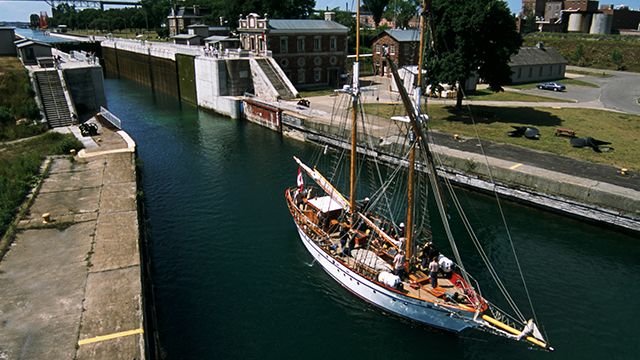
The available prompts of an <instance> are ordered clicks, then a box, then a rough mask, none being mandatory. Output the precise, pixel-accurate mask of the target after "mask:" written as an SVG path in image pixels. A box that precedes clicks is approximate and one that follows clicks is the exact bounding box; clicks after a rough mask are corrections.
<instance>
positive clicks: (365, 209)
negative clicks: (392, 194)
mask: <svg viewBox="0 0 640 360" xmlns="http://www.w3.org/2000/svg"><path fill="white" fill-rule="evenodd" d="M370 204H371V203H370V202H369V198H368V197H366V198H364V206H363V207H362V214H364V215H365V216H366V215H367V214H368V213H369V205H370Z"/></svg>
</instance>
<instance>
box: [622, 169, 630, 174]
mask: <svg viewBox="0 0 640 360" xmlns="http://www.w3.org/2000/svg"><path fill="white" fill-rule="evenodd" d="M627 171H629V169H626V168H622V169H620V174H622V175H627Z"/></svg>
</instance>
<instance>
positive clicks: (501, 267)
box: [106, 79, 640, 359]
mask: <svg viewBox="0 0 640 360" xmlns="http://www.w3.org/2000/svg"><path fill="white" fill-rule="evenodd" d="M106 88H107V98H108V107H109V109H110V111H111V112H113V113H114V114H115V115H117V116H118V117H120V118H121V119H122V126H123V129H124V130H126V131H127V132H128V133H129V134H130V135H131V137H132V138H133V139H134V140H135V141H136V142H137V145H138V154H139V157H140V158H141V159H142V178H143V188H142V190H143V192H144V201H145V205H146V210H147V221H148V226H149V234H150V243H151V246H150V251H151V258H152V262H153V269H154V285H155V291H156V292H155V294H156V298H155V299H154V300H155V304H156V310H157V323H158V328H159V334H160V341H161V348H162V351H163V353H164V355H165V356H166V358H167V359H297V358H303V359H328V358H349V359H383V358H388V359H391V358H394V359H397V358H403V359H408V358H409V359H419V358H431V357H438V358H441V359H551V358H562V359H569V358H570V359H596V358H607V359H609V358H615V359H637V358H638V355H639V354H640V349H639V347H638V345H637V335H638V326H637V319H638V318H640V310H639V307H638V306H637V301H638V298H640V290H639V287H638V285H639V283H640V281H639V280H640V277H639V276H638V274H639V273H640V261H638V259H640V241H638V239H637V238H634V237H632V236H629V235H624V234H621V233H618V232H616V231H611V230H607V229H604V228H601V227H598V226H593V225H591V224H587V223H583V222H580V221H576V220H572V219H568V218H565V217H561V216H556V215H552V214H548V213H545V212H543V211H539V210H535V209H531V208H527V207H524V206H520V205H517V204H512V203H504V204H503V206H504V209H505V213H506V217H507V221H508V223H509V226H510V229H511V233H512V236H513V240H514V243H515V247H516V250H517V252H518V254H519V258H520V261H521V263H520V266H521V267H522V269H523V272H524V274H525V276H526V277H525V279H526V282H527V284H528V288H529V291H530V295H531V301H532V303H533V305H534V309H535V312H536V316H537V319H538V321H539V323H540V324H541V325H542V326H543V329H542V330H543V331H545V332H546V333H547V335H548V337H549V339H550V342H551V344H552V345H553V346H554V347H555V348H556V352H555V353H553V354H551V353H547V352H544V351H540V350H533V349H530V347H529V346H528V345H527V344H525V343H517V342H515V341H511V340H506V339H502V338H497V337H493V336H489V335H488V334H486V333H483V332H479V331H469V332H464V333H462V334H460V335H459V336H456V335H453V334H450V333H446V332H442V331H438V330H434V329H431V328H428V327H426V326H422V325H419V324H415V323H412V322H409V321H405V320H402V319H399V318H397V317H394V316H391V315H389V314H387V313H385V312H384V311H382V310H380V309H377V308H375V307H373V306H370V305H368V304H366V303H364V302H362V301H361V300H360V299H358V298H356V297H355V296H354V295H352V294H351V293H349V292H348V291H346V290H345V289H343V288H342V287H341V286H340V285H338V284H337V283H335V282H334V281H333V280H331V279H330V278H329V276H328V275H327V274H326V273H324V271H323V270H322V268H321V267H319V266H318V265H317V264H314V263H313V262H312V260H313V259H312V257H311V256H310V255H309V254H308V253H307V252H306V250H305V249H304V246H303V245H302V243H301V242H300V240H299V238H298V235H297V233H296V230H295V227H294V224H293V221H292V220H291V218H290V216H289V214H288V211H287V208H286V205H285V201H284V191H285V189H286V188H287V187H289V186H293V185H295V178H296V175H297V171H298V166H297V165H296V164H295V163H294V161H293V159H292V156H293V155H296V156H299V157H300V158H302V159H305V158H309V157H310V156H311V154H312V152H313V148H312V147H311V146H309V145H306V144H303V143H300V142H298V141H295V140H292V139H288V138H284V137H282V136H281V135H279V134H277V133H275V132H273V131H270V130H267V129H264V128H261V127H258V126H256V125H253V124H249V123H245V122H242V121H237V120H231V119H228V118H224V117H220V116H217V115H213V114H211V113H208V112H206V111H203V110H199V109H197V108H195V107H193V106H191V105H188V104H185V103H180V102H178V101H177V100H176V99H174V98H172V97H170V96H168V95H166V94H164V93H161V92H154V91H152V89H150V88H148V87H146V86H143V85H139V84H136V83H134V82H131V81H128V80H115V79H107V80H106ZM460 195H461V196H460V198H461V199H462V201H463V202H464V205H465V206H467V207H468V208H470V209H471V212H470V213H471V214H472V216H471V217H472V220H473V221H474V222H475V223H476V225H478V226H477V227H476V228H477V229H481V230H480V231H479V234H478V235H479V237H480V238H481V241H483V243H484V246H485V249H486V251H487V252H488V254H489V256H490V257H491V258H492V259H493V260H494V262H493V264H494V266H495V268H496V269H497V271H498V272H500V273H501V274H503V276H504V278H503V280H504V281H505V282H506V283H507V286H509V287H510V289H512V292H511V293H512V295H513V296H514V298H515V299H516V300H517V301H518V302H519V304H520V308H521V309H522V310H523V312H524V313H525V314H526V315H527V316H531V314H532V312H531V310H530V307H529V306H528V301H527V298H526V294H525V292H524V291H523V289H522V287H518V286H517V282H518V281H519V279H520V277H519V274H518V272H517V269H516V265H515V264H514V263H513V261H512V260H510V259H511V258H512V256H511V252H512V250H511V247H510V246H509V243H508V240H507V238H506V237H505V235H504V231H503V229H502V227H501V225H500V224H501V220H500V217H499V216H498V215H497V212H496V206H495V204H494V202H495V201H494V200H493V199H492V198H491V197H487V196H484V195H479V194H476V193H472V192H462V191H460ZM454 231H455V232H456V233H462V231H463V230H462V229H461V227H460V226H459V224H458V225H456V224H454ZM435 235H436V237H437V236H438V234H437V233H436V234H435ZM459 246H460V247H461V252H462V256H463V259H465V260H466V262H465V266H466V267H467V269H468V270H469V271H470V272H471V273H472V274H473V275H474V277H475V278H476V279H478V280H479V282H480V284H481V286H482V288H481V290H482V292H483V294H484V295H485V296H486V297H488V298H489V299H491V300H493V301H494V302H495V303H497V304H499V305H502V304H503V302H501V300H500V299H499V295H498V292H497V290H496V288H495V286H492V285H491V284H492V283H491V280H490V277H489V275H488V274H487V273H486V272H485V271H484V270H483V266H482V265H481V261H480V259H479V257H478V256H477V255H474V251H475V250H473V246H472V245H471V244H470V242H469V241H468V240H464V239H463V240H462V241H461V243H460V244H459ZM440 247H441V248H442V249H446V244H440ZM492 294H495V295H492ZM503 308H506V306H503Z"/></svg>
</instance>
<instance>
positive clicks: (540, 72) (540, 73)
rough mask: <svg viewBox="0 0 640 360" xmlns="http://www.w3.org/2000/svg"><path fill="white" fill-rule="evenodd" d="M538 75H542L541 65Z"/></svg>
mask: <svg viewBox="0 0 640 360" xmlns="http://www.w3.org/2000/svg"><path fill="white" fill-rule="evenodd" d="M538 76H542V66H540V71H539V72H538Z"/></svg>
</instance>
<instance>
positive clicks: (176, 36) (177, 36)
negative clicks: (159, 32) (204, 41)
mask: <svg viewBox="0 0 640 360" xmlns="http://www.w3.org/2000/svg"><path fill="white" fill-rule="evenodd" d="M196 37H201V36H200V35H196V34H193V35H192V34H177V35H173V36H172V37H171V38H172V39H187V40H188V39H193V38H196Z"/></svg>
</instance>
